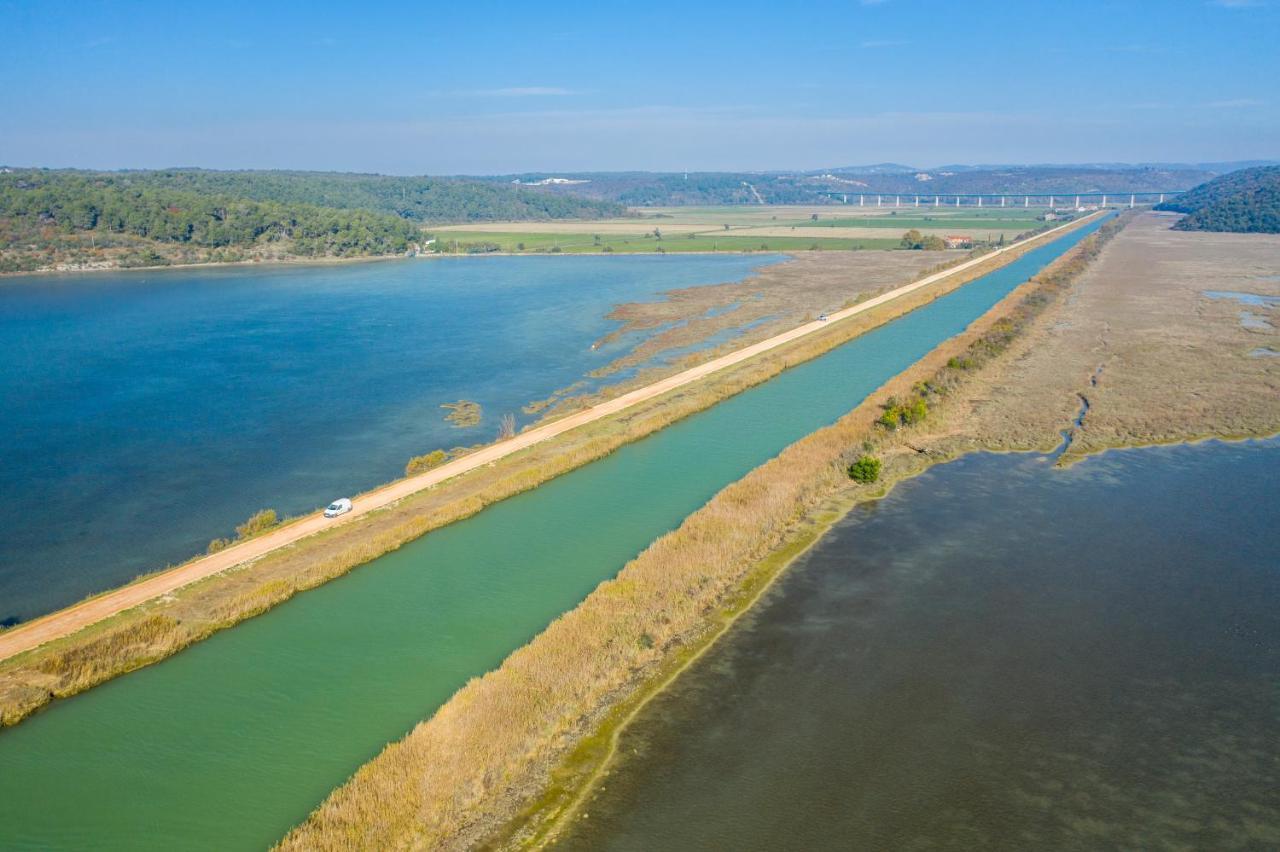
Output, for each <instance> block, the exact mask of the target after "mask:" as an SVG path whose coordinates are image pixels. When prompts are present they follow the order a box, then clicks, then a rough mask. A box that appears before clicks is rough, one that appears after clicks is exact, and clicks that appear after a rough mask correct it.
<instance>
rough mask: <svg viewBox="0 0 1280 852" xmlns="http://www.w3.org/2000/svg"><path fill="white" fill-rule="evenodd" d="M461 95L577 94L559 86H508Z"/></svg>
mask: <svg viewBox="0 0 1280 852" xmlns="http://www.w3.org/2000/svg"><path fill="white" fill-rule="evenodd" d="M463 94H470V95H479V96H481V97H486V98H546V97H564V96H566V95H576V94H578V92H576V91H574V90H573V89H562V88H560V87H559V86H509V87H507V88H502V89H476V90H475V91H473V92H464V93H463Z"/></svg>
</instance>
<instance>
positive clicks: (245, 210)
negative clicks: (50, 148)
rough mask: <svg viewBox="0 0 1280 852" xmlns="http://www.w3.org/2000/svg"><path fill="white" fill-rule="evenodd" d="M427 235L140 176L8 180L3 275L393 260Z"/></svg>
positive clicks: (0, 249) (40, 175)
mask: <svg viewBox="0 0 1280 852" xmlns="http://www.w3.org/2000/svg"><path fill="white" fill-rule="evenodd" d="M419 234H420V232H419V230H418V228H417V226H415V225H414V224H413V223H411V222H407V221H405V220H404V219H401V218H399V217H397V216H392V215H389V214H386V213H376V212H371V211H367V210H337V209H334V208H329V207H320V206H316V205H312V204H302V203H289V204H281V203H276V202H273V201H254V200H250V199H246V198H243V197H237V196H234V195H230V194H220V193H207V192H195V191H191V190H179V189H170V188H166V187H164V186H162V185H157V184H156V183H154V182H152V181H148V180H145V179H142V180H140V179H138V177H137V176H136V175H134V174H130V173H115V174H88V173H83V172H52V171H40V170H31V171H12V172H6V173H0V272H21V271H30V270H36V269H44V268H52V267H56V266H72V267H77V266H79V267H96V266H103V267H109V266H143V265H147V266H150V265H163V264H167V263H197V262H217V261H228V260H245V259H250V258H252V257H269V258H270V259H286V258H288V257H295V256H296V257H359V256H367V255H384V254H391V253H401V252H404V251H405V250H406V249H408V248H409V247H410V246H411V245H412V243H413V241H414V240H416V239H417V238H418V237H419Z"/></svg>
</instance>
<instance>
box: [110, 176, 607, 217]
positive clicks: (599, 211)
mask: <svg viewBox="0 0 1280 852" xmlns="http://www.w3.org/2000/svg"><path fill="white" fill-rule="evenodd" d="M129 174H130V176H131V177H133V179H134V180H137V181H141V182H142V183H144V184H146V185H148V186H154V187H159V188H165V189H179V190H188V191H191V192H197V193H202V194H204V193H215V194H220V195H232V196H237V197H241V198H248V199H252V200H255V201H275V202H278V203H281V204H314V205H317V206H322V207H333V208H337V209H339V210H369V211H373V212H376V213H388V214H391V215H395V216H399V217H400V218H402V219H410V220H412V221H414V222H422V223H427V224H436V225H447V224H460V223H466V222H495V221H505V222H512V221H522V222H523V221H539V220H546V219H602V218H607V217H612V216H621V215H623V214H624V213H625V212H626V211H625V210H624V209H623V208H622V207H621V205H619V204H617V203H616V202H613V201H602V200H593V199H587V198H581V197H578V196H576V195H574V194H572V193H552V192H548V191H546V190H544V189H541V188H537V189H531V188H526V187H522V186H515V185H509V184H508V185H504V184H497V183H494V182H492V181H478V180H461V179H457V178H437V177H396V176H393V175H372V174H349V173H344V172H288V171H242V172H235V171H228V172H224V171H206V170H204V169H167V170H163V171H153V172H131V173H129Z"/></svg>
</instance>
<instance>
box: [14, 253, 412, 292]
mask: <svg viewBox="0 0 1280 852" xmlns="http://www.w3.org/2000/svg"><path fill="white" fill-rule="evenodd" d="M410 259H411V258H406V257H405V256H404V255H402V254H375V255H369V256H367V257H298V258H296V259H289V260H278V259H276V260H226V261H200V262H199V263H169V264H159V265H156V266H104V267H94V268H91V269H37V270H33V271H31V272H0V286H3V284H4V282H6V281H9V280H12V279H15V278H27V277H32V278H34V277H37V276H39V277H48V276H53V275H73V276H80V275H94V274H102V273H113V274H119V273H122V272H124V273H130V272H164V271H166V270H172V271H174V272H182V271H185V270H188V269H222V268H230V269H237V268H245V267H254V268H261V267H295V266H345V265H348V264H356V263H379V262H386V261H389V260H410Z"/></svg>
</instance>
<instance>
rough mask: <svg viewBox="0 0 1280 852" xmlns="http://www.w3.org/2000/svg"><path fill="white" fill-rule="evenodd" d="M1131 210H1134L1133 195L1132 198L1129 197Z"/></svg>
mask: <svg viewBox="0 0 1280 852" xmlns="http://www.w3.org/2000/svg"><path fill="white" fill-rule="evenodd" d="M1129 209H1130V210H1132V209H1133V196H1132V195H1130V196H1129Z"/></svg>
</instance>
